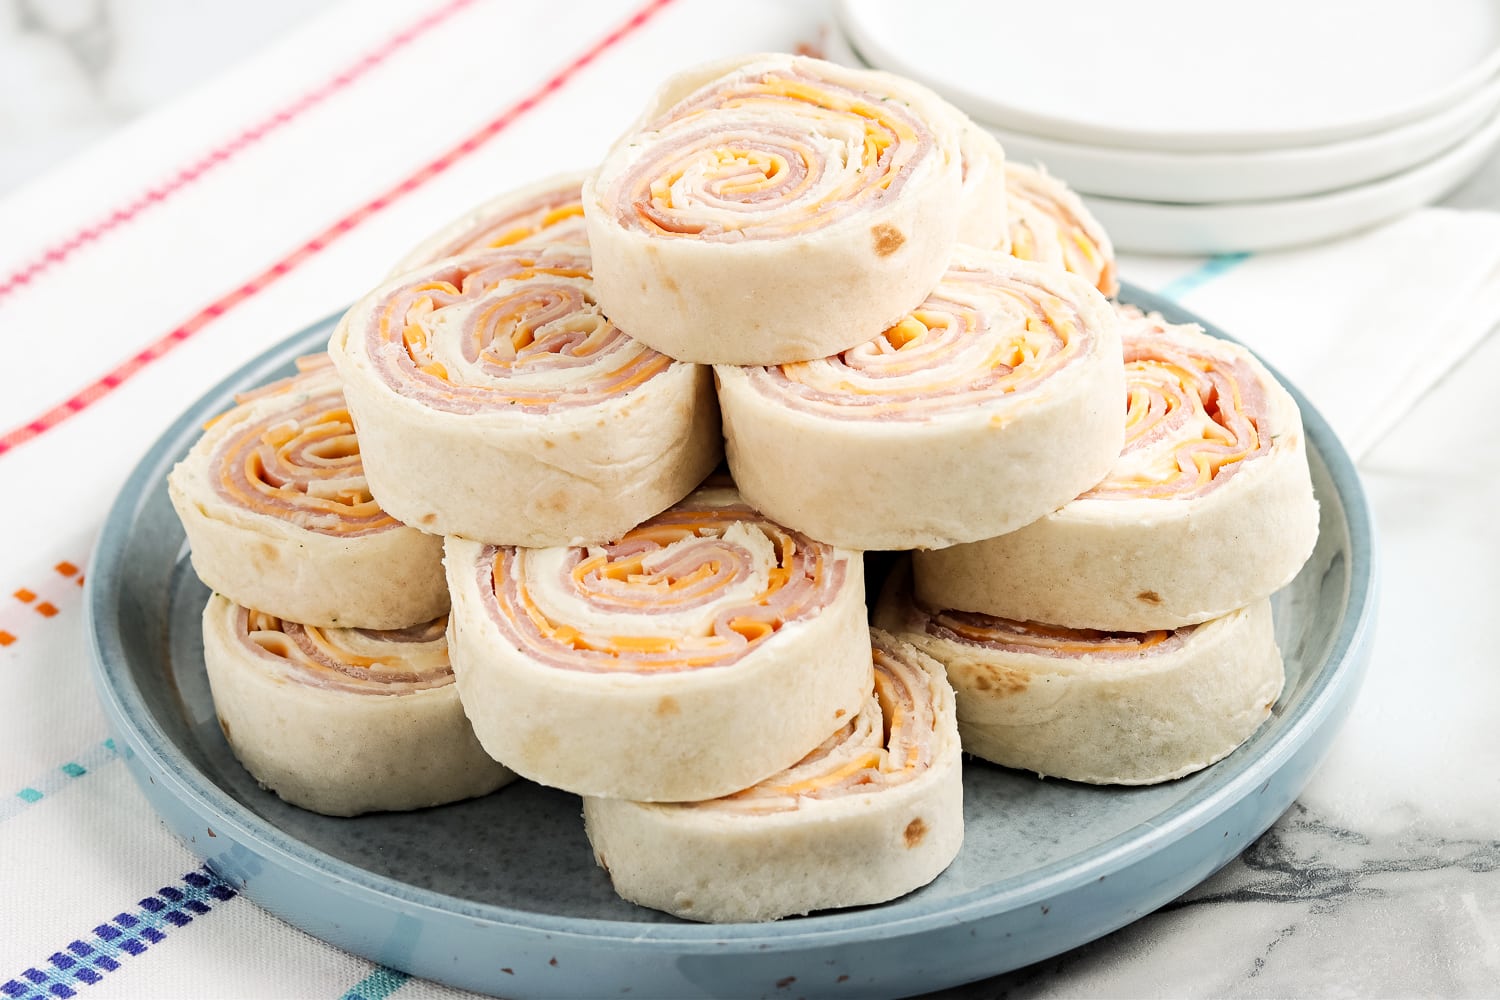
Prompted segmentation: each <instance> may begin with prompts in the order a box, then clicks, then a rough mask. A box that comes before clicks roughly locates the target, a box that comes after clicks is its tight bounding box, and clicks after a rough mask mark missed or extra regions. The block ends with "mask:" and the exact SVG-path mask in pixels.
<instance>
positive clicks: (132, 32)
mask: <svg viewBox="0 0 1500 1000" xmlns="http://www.w3.org/2000/svg"><path fill="white" fill-rule="evenodd" d="M329 3H330V0H255V2H253V3H222V2H210V3H200V2H194V0H0V194H4V193H5V192H7V191H9V190H11V189H12V188H15V187H17V186H18V185H20V184H23V183H24V182H25V181H27V180H29V179H30V178H32V177H34V176H36V175H37V174H39V173H41V172H42V171H43V170H46V169H47V168H48V167H50V166H52V165H54V164H56V163H58V162H59V161H61V160H63V159H66V158H67V157H68V156H70V155H72V154H74V153H77V152H79V151H81V150H83V149H85V148H87V147H88V146H89V145H90V144H92V143H95V142H97V141H99V140H100V139H101V138H103V137H104V136H106V135H108V134H109V133H110V132H112V131H114V130H115V129H117V128H119V127H120V126H121V125H124V124H125V123H126V122H128V121H130V120H131V119H133V118H135V117H136V116H137V115H139V114H141V113H142V112H144V111H147V110H149V109H150V108H152V107H155V106H157V105H159V104H162V103H164V102H165V101H167V100H169V99H171V98H173V97H175V96H177V95H178V94H180V93H183V92H184V91H186V90H188V89H189V88H191V87H193V86H194V85H196V84H199V83H202V82H203V81H205V80H207V79H208V78H210V77H211V76H213V75H214V74H215V73H217V72H219V71H220V70H222V69H223V68H225V67H226V66H229V65H231V64H233V63H234V62H236V61H238V60H240V59H243V58H245V57H247V56H249V55H251V54H252V53H254V52H255V51H257V50H258V49H260V48H262V47H263V46H264V45H266V43H268V42H270V41H271V40H273V39H275V38H276V37H278V36H280V35H282V34H283V33H285V32H286V31H288V30H290V29H291V28H293V27H295V26H296V25H298V24H300V23H301V22H302V21H304V20H305V19H307V18H310V17H313V16H315V15H316V14H318V13H320V12H321V11H322V10H323V9H325V8H326V7H327V6H329Z"/></svg>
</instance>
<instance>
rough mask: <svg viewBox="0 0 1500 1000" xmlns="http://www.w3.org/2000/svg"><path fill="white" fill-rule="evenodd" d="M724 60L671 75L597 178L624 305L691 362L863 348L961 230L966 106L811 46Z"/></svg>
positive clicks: (926, 284)
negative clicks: (809, 52) (831, 59)
mask: <svg viewBox="0 0 1500 1000" xmlns="http://www.w3.org/2000/svg"><path fill="white" fill-rule="evenodd" d="M713 71H714V72H716V73H718V74H719V75H717V76H715V77H712V78H709V79H706V80H705V79H704V77H705V73H704V71H702V70H696V71H689V72H688V73H687V74H686V77H685V78H684V79H681V80H672V81H668V83H667V84H666V86H665V87H664V88H663V96H661V97H658V99H657V101H656V102H655V103H654V104H653V105H652V109H651V110H652V111H656V110H658V109H660V113H659V114H656V115H655V116H654V117H652V118H651V120H649V121H645V122H643V123H642V124H641V125H640V126H639V127H638V128H637V129H636V130H635V131H632V132H630V133H627V134H626V135H625V136H624V137H623V138H621V139H620V140H619V141H618V142H617V143H616V144H615V146H614V147H613V148H612V149H611V150H610V152H609V153H608V155H607V156H606V158H605V160H604V163H603V164H602V165H601V167H600V169H599V172H598V174H596V175H595V176H594V177H592V178H590V179H589V180H588V181H586V182H585V183H584V187H583V211H584V219H585V223H586V225H587V228H588V240H589V245H590V246H591V247H593V250H594V263H595V275H594V279H595V283H596V286H597V288H598V295H599V302H600V304H601V305H602V306H603V308H604V312H605V313H606V314H607V315H608V316H609V317H610V319H612V320H613V321H614V322H616V323H618V324H620V326H621V327H622V328H623V329H625V330H627V331H629V332H630V335H631V336H633V337H637V338H639V339H640V340H642V341H643V342H644V343H646V344H648V345H650V346H651V347H653V348H655V349H656V350H659V351H661V352H662V353H664V354H667V355H670V356H671V357H674V358H677V359H678V360H680V361H695V362H701V363H715V364H781V363H783V362H788V361H805V360H809V359H812V358H822V357H827V356H828V355H830V354H834V353H836V352H838V351H841V350H844V349H846V348H849V347H853V346H854V345H855V344H858V343H861V342H863V341H865V340H868V339H869V338H870V337H872V336H874V335H875V334H876V333H877V332H879V331H880V330H882V329H884V328H885V327H887V326H889V325H890V324H892V323H894V322H895V321H896V320H897V319H899V318H900V317H901V316H902V315H904V314H905V313H906V312H908V311H910V310H911V309H912V308H913V307H915V306H916V305H917V304H918V303H919V302H921V301H922V299H923V298H924V297H925V296H926V295H927V293H928V292H929V291H930V290H931V289H932V286H933V285H934V284H936V283H937V280H938V277H939V276H940V275H941V274H942V273H943V269H944V267H945V266H946V265H947V261H948V256H949V254H950V253H951V251H952V249H953V245H954V241H955V239H956V237H957V233H958V223H959V214H960V193H961V189H962V184H963V179H962V152H961V148H960V134H961V129H960V122H959V119H958V118H957V117H955V115H954V113H953V112H952V109H951V108H950V107H949V106H948V105H947V104H945V103H944V102H943V101H942V100H941V99H939V98H938V97H936V96H935V95H933V94H932V93H930V92H929V91H927V90H925V89H923V88H921V87H919V86H917V85H915V84H912V83H910V82H909V81H906V80H902V79H900V78H899V77H895V76H891V75H889V74H885V73H878V72H873V71H866V70H851V69H846V68H843V67H840V66H836V65H834V64H832V63H828V62H824V61H822V60H818V59H810V58H806V57H801V56H788V55H758V56H748V57H744V58H743V59H741V60H738V61H734V62H721V63H718V64H715V66H714V67H713ZM700 84H701V85H700ZM674 99H675V100H674Z"/></svg>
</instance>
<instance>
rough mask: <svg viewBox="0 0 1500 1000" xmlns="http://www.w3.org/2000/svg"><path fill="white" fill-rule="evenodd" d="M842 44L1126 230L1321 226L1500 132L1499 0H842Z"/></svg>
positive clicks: (1444, 181) (1427, 183)
mask: <svg viewBox="0 0 1500 1000" xmlns="http://www.w3.org/2000/svg"><path fill="white" fill-rule="evenodd" d="M838 7H839V24H840V27H841V28H842V30H843V32H844V33H845V35H846V36H847V43H848V44H849V45H851V46H852V50H846V49H842V48H841V46H840V44H839V43H840V42H843V41H844V39H835V40H834V45H833V46H831V49H832V52H831V55H832V57H834V58H838V57H839V56H840V55H841V54H842V55H843V56H844V57H845V58H849V57H853V58H856V59H859V60H862V61H864V62H865V63H867V64H869V65H872V66H875V67H877V68H880V69H887V70H890V71H892V72H895V73H900V74H902V75H903V76H909V77H911V78H913V79H915V80H919V81H921V82H923V83H925V84H927V85H928V86H929V87H931V88H933V89H934V90H936V91H937V92H938V93H940V94H942V95H943V96H945V97H947V98H948V99H949V100H951V101H952V102H953V103H955V104H956V105H958V106H959V107H961V108H962V109H963V110H964V111H966V112H968V113H969V115H970V116H971V117H973V118H974V119H975V120H976V121H978V122H981V123H982V124H984V125H986V126H988V127H989V128H990V129H991V130H992V131H993V132H994V133H995V134H996V136H998V137H999V139H1000V141H1001V143H1002V144H1003V145H1004V146H1005V149H1006V153H1007V155H1008V156H1010V157H1011V158H1012V159H1015V160H1017V161H1021V162H1040V163H1042V164H1044V165H1046V167H1047V168H1048V169H1049V170H1050V171H1051V172H1052V173H1054V174H1056V175H1057V176H1059V177H1061V178H1062V179H1063V180H1065V181H1067V182H1068V184H1069V185H1071V186H1072V187H1074V188H1075V189H1077V190H1078V191H1079V192H1080V193H1081V194H1082V195H1083V196H1084V198H1085V200H1086V201H1087V202H1088V204H1089V206H1090V207H1091V208H1092V209H1093V210H1094V212H1095V213H1096V214H1097V215H1098V216H1099V219H1100V221H1101V222H1102V223H1103V224H1104V226H1105V228H1106V229H1108V230H1109V232H1110V235H1111V237H1112V238H1113V239H1114V242H1115V245H1116V246H1117V247H1118V248H1120V249H1123V250H1134V251H1140V252H1157V253H1219V252H1228V251H1240V250H1263V249H1269V248H1272V247H1278V246H1288V245H1293V244H1299V243H1310V242H1316V241H1318V240H1323V239H1328V238H1331V237H1333V236H1337V235H1340V234H1342V233H1345V232H1349V231H1352V230H1356V229H1362V228H1365V227H1368V226H1371V225H1374V224H1376V223H1379V222H1383V221H1386V220H1387V219H1390V218H1394V217H1395V216H1397V215H1400V214H1402V213H1405V212H1408V211H1410V210H1412V209H1414V208H1418V207H1420V206H1422V205H1425V204H1428V203H1430V202H1432V201H1435V200H1436V199H1438V198H1440V197H1442V195H1443V194H1445V193H1446V192H1448V191H1449V190H1451V189H1452V188H1454V187H1456V186H1457V185H1458V184H1459V183H1461V182H1462V181H1463V180H1464V179H1465V178H1467V177H1468V176H1469V175H1470V174H1472V173H1473V172H1474V171H1475V170H1476V169H1478V167H1479V166H1480V165H1481V164H1482V163H1483V162H1484V161H1485V160H1486V159H1487V158H1488V157H1489V155H1490V154H1491V153H1492V152H1493V151H1494V149H1495V147H1496V145H1497V143H1500V4H1497V3H1496V2H1495V0H1427V2H1421V0H1380V2H1359V0H1318V2H1307V0H1259V2H1258V3H1255V4H1213V3H1202V2H1201V0H1134V2H1132V3H1129V4H1122V3H1119V2H1118V0H1054V2H1052V3H1046V4H1038V3H1035V2H1021V0H989V2H984V0H927V2H926V3H923V4H913V3H910V2H909V0H840V2H839V5H838Z"/></svg>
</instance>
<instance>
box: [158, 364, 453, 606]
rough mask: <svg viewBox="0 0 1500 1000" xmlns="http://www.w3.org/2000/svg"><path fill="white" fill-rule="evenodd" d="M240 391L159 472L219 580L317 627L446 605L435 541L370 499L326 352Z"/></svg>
mask: <svg viewBox="0 0 1500 1000" xmlns="http://www.w3.org/2000/svg"><path fill="white" fill-rule="evenodd" d="M298 367H299V368H300V369H301V371H300V372H299V373H298V374H296V375H293V376H292V377H290V378H286V379H281V380H280V381H276V382H272V383H270V384H268V385H265V386H262V387H260V388H259V389H256V390H254V391H252V392H248V393H243V394H241V395H240V396H238V397H236V399H237V405H236V406H234V407H233V408H232V409H230V410H228V411H227V412H225V413H222V414H220V415H219V416H218V417H216V418H214V420H212V421H211V422H210V423H209V425H208V426H207V428H206V429H205V431H204V435H203V437H202V438H201V439H200V440H199V441H198V442H197V444H195V445H194V446H193V449H192V451H191V452H189V453H188V455H187V457H186V458H185V459H183V461H182V462H180V463H178V465H177V466H176V467H175V468H174V469H173V470H172V472H171V474H170V475H169V476H168V478H167V486H168V492H169V495H170V496H171V498H172V505H173V507H174V508H175V509H176V511H177V515H178V517H179V518H180V519H181V520H182V525H183V528H184V530H185V531H186V533H187V536H188V541H189V543H190V545H191V548H192V559H193V568H194V569H195V570H196V571H197V573H198V575H199V576H200V577H201V578H202V579H203V581H204V582H205V583H206V584H208V585H209V586H210V587H211V588H212V589H213V590H215V591H217V592H218V593H221V594H224V595H225V596H226V597H228V598H230V599H231V600H233V601H236V602H237V603H239V604H243V605H245V606H247V607H253V608H257V609H260V610H261V611H264V612H266V613H267V614H273V615H277V616H279V617H282V618H285V619H287V620H289V621H295V622H303V623H306V624H308V625H314V626H349V627H362V628H375V629H388V628H404V627H406V626H408V625H411V624H413V623H416V622H423V621H427V620H430V619H431V618H432V617H433V616H435V615H439V614H443V613H445V612H446V611H447V610H448V592H447V588H446V586H444V583H443V567H442V542H441V540H440V539H437V538H433V537H431V536H429V535H424V534H422V533H421V532H420V531H417V530H415V529H413V528H411V527H408V526H407V525H405V524H403V523H402V522H401V521H400V520H398V519H397V518H396V517H395V516H393V515H392V514H391V513H389V512H388V511H387V510H386V509H385V508H384V507H382V506H381V504H380V503H379V502H378V501H377V500H376V499H375V497H374V495H373V493H372V492H371V490H370V485H369V482H368V478H367V474H366V470H365V463H364V455H363V452H362V447H361V445H362V442H361V441H360V440H359V438H358V437H357V436H356V434H355V431H354V421H353V418H352V416H351V415H350V412H349V405H348V402H347V399H346V397H345V395H344V391H343V386H342V385H341V384H340V381H339V376H338V373H337V372H335V371H334V370H333V369H332V367H331V366H330V365H329V359H328V356H327V355H315V356H310V357H306V358H301V359H299V360H298Z"/></svg>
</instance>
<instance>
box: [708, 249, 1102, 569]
mask: <svg viewBox="0 0 1500 1000" xmlns="http://www.w3.org/2000/svg"><path fill="white" fill-rule="evenodd" d="M1116 326H1117V319H1116V316H1115V313H1114V310H1113V308H1112V307H1111V306H1110V304H1109V302H1108V301H1107V300H1106V299H1105V298H1104V297H1103V296H1102V295H1100V294H1099V293H1098V292H1097V291H1095V290H1094V289H1093V288H1091V287H1090V286H1089V285H1088V284H1087V283H1086V282H1084V281H1082V280H1080V279H1079V278H1077V277H1075V276H1074V275H1071V274H1068V273H1066V272H1064V271H1062V270H1059V269H1057V268H1047V267H1043V266H1040V265H1035V264H1028V263H1026V262H1024V261H1020V260H1016V259H1015V258H1013V257H1009V256H1007V255H1005V254H1003V253H1001V252H999V251H995V250H979V249H977V248H973V247H960V248H959V249H958V250H957V251H955V253H954V257H953V260H952V263H951V264H950V265H949V268H948V271H947V272H946V274H944V276H943V279H942V281H941V282H940V283H939V284H938V285H937V287H936V288H935V289H934V290H933V291H932V293H931V295H929V296H928V298H927V300H926V301H925V302H923V303H922V304H921V305H920V306H919V307H918V308H917V309H916V310H914V311H913V312H912V313H911V314H909V315H908V316H906V317H905V318H904V319H902V320H901V321H900V322H899V323H897V324H895V325H894V326H892V327H891V328H889V329H888V330H886V331H885V332H884V333H882V334H881V335H880V336H878V337H876V338H875V339H874V340H871V341H869V342H867V343H864V344H861V345H860V346H858V347H856V348H853V349H851V350H848V351H845V352H843V353H842V354H839V355H835V356H833V357H830V358H824V359H822V360H819V361H806V362H798V363H795V364H788V365H779V366H775V367H755V368H751V367H733V366H727V365H721V366H716V367H715V369H714V373H715V378H716V379H717V381H718V388H719V404H720V407H721V409H722V411H723V419H724V434H725V438H726V439H727V442H728V444H727V452H728V457H729V468H730V470H731V472H732V473H733V475H734V480H735V482H736V484H738V486H739V489H740V491H741V492H742V493H743V494H744V496H745V499H746V500H748V501H750V503H751V504H752V505H754V506H755V508H756V509H758V510H761V511H763V512H765V513H766V514H767V515H769V516H770V517H772V518H774V519H775V520H777V521H780V522H781V523H783V524H786V525H788V526H789V527H792V528H795V529H797V530H798V531H802V532H805V533H807V534H809V535H811V536H812V537H814V538H818V539H821V540H823V541H827V542H830V543H832V544H834V545H842V546H846V547H849V548H856V549H909V548H917V547H923V548H936V547H941V546H946V545H953V544H956V543H959V542H970V541H974V540H976V539H981V538H988V537H990V536H992V535H998V534H1001V533H1002V532H1006V531H1012V530H1014V529H1016V528H1019V527H1021V526H1022V525H1024V524H1027V523H1028V522H1031V521H1034V520H1036V519H1037V518H1039V517H1041V516H1042V515H1044V514H1046V513H1048V512H1050V511H1053V510H1056V509H1057V508H1058V507H1061V506H1062V505H1063V504H1065V503H1067V502H1068V501H1069V500H1072V499H1073V498H1074V497H1076V496H1077V495H1078V494H1080V493H1082V492H1083V491H1084V490H1086V489H1088V488H1089V487H1091V486H1093V485H1094V484H1095V483H1097V482H1098V481H1099V480H1100V479H1101V478H1103V476H1104V475H1105V473H1107V472H1108V471H1109V469H1110V467H1111V465H1112V464H1113V463H1114V461H1115V458H1116V456H1118V455H1119V453H1120V443H1121V441H1122V439H1123V436H1124V431H1123V429H1122V427H1121V423H1120V411H1121V410H1122V409H1123V406H1124V391H1125V390H1124V379H1123V377H1122V375H1121V371H1120V340H1119V334H1118V332H1117V330H1116ZM913 483H920V484H921V497H920V501H919V502H916V503H913V502H912V493H911V486H912V484H913Z"/></svg>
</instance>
